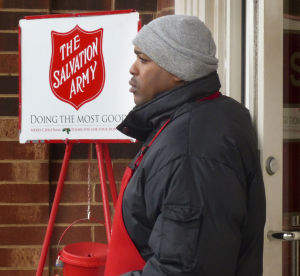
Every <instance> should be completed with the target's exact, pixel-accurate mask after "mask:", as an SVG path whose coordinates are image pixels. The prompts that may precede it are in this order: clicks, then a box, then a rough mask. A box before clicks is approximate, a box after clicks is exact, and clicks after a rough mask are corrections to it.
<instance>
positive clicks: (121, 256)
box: [104, 92, 221, 276]
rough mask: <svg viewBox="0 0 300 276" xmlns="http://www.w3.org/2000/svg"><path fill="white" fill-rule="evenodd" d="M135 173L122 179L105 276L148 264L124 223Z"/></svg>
mask: <svg viewBox="0 0 300 276" xmlns="http://www.w3.org/2000/svg"><path fill="white" fill-rule="evenodd" d="M220 95H221V93H220V92H216V93H214V94H212V95H211V96H208V97H206V98H203V99H200V101H203V100H211V99H214V98H216V97H219V96H220ZM169 122H170V120H168V121H167V122H166V123H165V124H164V125H163V126H162V127H161V128H160V130H159V131H158V132H157V133H156V135H155V136H154V137H153V139H152V140H151V142H150V143H149V144H148V146H146V147H143V148H142V150H141V155H140V156H139V157H138V158H137V160H136V161H135V169H136V168H137V167H138V166H139V165H140V163H141V161H142V159H143V157H144V154H145V152H146V150H147V149H148V148H149V147H150V146H151V145H152V143H153V142H154V141H155V139H156V138H157V136H158V135H159V134H160V133H161V132H162V130H163V129H164V128H165V127H166V126H167V124H168V123H169ZM133 172H134V170H133V169H131V168H129V167H127V168H126V170H125V173H124V175H123V178H122V184H121V189H120V193H119V198H118V202H117V205H116V209H115V216H114V222H113V226H112V234H111V240H110V243H109V247H108V255H107V260H106V265H105V273H104V276H119V275H122V274H124V273H126V272H129V271H134V270H143V267H144V265H145V263H146V262H145V260H144V259H143V258H142V256H141V255H140V253H139V251H138V250H137V248H136V247H135V245H134V243H133V241H132V240H131V238H130V236H129V234H128V232H127V230H126V227H125V225H124V221H123V214H122V203H123V196H124V191H125V189H126V187H127V184H128V182H129V181H130V179H131V177H132V175H133Z"/></svg>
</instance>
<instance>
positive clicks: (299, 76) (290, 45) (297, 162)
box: [283, 0, 300, 276]
mask: <svg viewBox="0 0 300 276" xmlns="http://www.w3.org/2000/svg"><path fill="white" fill-rule="evenodd" d="M283 11H284V15H283V230H284V231H287V232H288V233H289V232H292V233H294V234H295V235H298V236H299V237H298V238H299V239H300V232H299V231H300V2H299V1H291V0H284V4H283ZM299 243H300V241H299V240H297V239H294V240H292V241H290V242H283V275H284V276H299V275H300V274H299Z"/></svg>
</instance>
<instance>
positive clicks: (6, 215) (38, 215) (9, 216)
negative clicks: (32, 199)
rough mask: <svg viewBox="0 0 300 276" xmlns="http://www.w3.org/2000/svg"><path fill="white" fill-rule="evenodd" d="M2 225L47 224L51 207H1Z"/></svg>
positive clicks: (0, 218) (0, 221)
mask: <svg viewBox="0 0 300 276" xmlns="http://www.w3.org/2000/svg"><path fill="white" fill-rule="evenodd" d="M0 214H1V215H0V224H34V223H47V222H48V214H49V207H48V206H41V205H34V206H19V205H18V206H13V205H9V206H6V205H2V206H1V207H0Z"/></svg>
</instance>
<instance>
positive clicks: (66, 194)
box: [50, 184, 95, 203]
mask: <svg viewBox="0 0 300 276" xmlns="http://www.w3.org/2000/svg"><path fill="white" fill-rule="evenodd" d="M56 186H57V185H53V184H52V185H51V188H50V189H51V199H53V198H54V194H55V192H56ZM94 186H95V185H91V200H92V199H93V190H94ZM87 198H88V185H87V184H64V187H63V191H62V195H61V199H60V202H61V203H75V202H87Z"/></svg>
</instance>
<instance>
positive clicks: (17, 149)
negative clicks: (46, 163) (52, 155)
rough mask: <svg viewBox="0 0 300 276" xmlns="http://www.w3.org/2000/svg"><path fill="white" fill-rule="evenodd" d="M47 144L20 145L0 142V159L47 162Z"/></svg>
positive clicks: (13, 142)
mask: <svg viewBox="0 0 300 276" xmlns="http://www.w3.org/2000/svg"><path fill="white" fill-rule="evenodd" d="M48 149H49V146H48V144H20V143H19V142H15V141H12V142H7V141H4V142H2V141H0V159H6V160H9V159H11V160H20V159H23V160H24V159H26V160H48V158H49V157H48Z"/></svg>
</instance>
